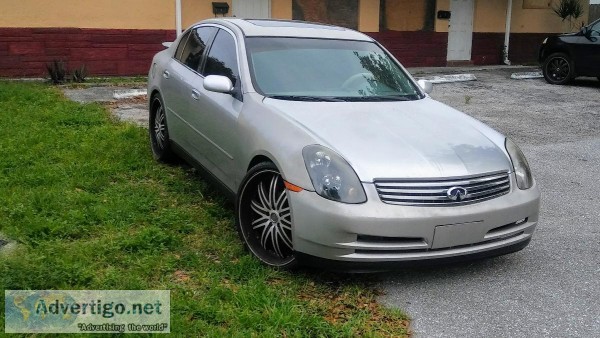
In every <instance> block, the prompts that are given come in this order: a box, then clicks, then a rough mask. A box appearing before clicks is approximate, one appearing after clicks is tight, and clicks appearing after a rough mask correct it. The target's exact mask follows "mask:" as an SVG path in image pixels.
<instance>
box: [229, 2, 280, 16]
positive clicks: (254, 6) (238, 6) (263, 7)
mask: <svg viewBox="0 0 600 338" xmlns="http://www.w3.org/2000/svg"><path fill="white" fill-rule="evenodd" d="M232 5H233V15H234V16H236V17H238V18H247V19H269V18H270V17H271V0H233V3H232Z"/></svg>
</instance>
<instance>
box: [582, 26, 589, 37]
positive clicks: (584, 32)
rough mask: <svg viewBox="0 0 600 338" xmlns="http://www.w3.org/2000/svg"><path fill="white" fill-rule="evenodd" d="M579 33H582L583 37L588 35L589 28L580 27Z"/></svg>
mask: <svg viewBox="0 0 600 338" xmlns="http://www.w3.org/2000/svg"><path fill="white" fill-rule="evenodd" d="M581 34H583V36H585V37H589V34H590V30H589V29H588V28H587V26H583V27H581Z"/></svg>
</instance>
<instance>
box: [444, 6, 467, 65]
mask: <svg viewBox="0 0 600 338" xmlns="http://www.w3.org/2000/svg"><path fill="white" fill-rule="evenodd" d="M450 13H451V14H450V25H449V29H448V57H447V60H448V61H469V60H471V45H472V42H473V0H450Z"/></svg>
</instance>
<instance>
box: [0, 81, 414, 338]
mask: <svg viewBox="0 0 600 338" xmlns="http://www.w3.org/2000/svg"><path fill="white" fill-rule="evenodd" d="M0 121H2V122H1V123H0V153H1V156H0V233H2V234H4V235H5V236H6V237H9V238H11V239H13V240H14V241H16V242H17V243H18V244H17V248H16V249H14V250H12V251H11V252H10V253H9V254H3V255H0V286H1V287H2V288H3V289H107V290H110V289H125V290H127V289H170V290H171V324H172V332H175V333H179V334H182V335H183V334H185V335H193V336H197V335H201V336H239V337H248V336H265V337H272V336H286V337H292V336H328V337H329V336H356V335H364V336H402V335H405V334H406V333H407V323H408V322H407V320H406V317H405V316H404V315H403V314H402V313H401V312H399V311H392V310H388V309H384V308H382V307H381V306H379V305H378V304H377V303H376V302H375V298H376V295H377V292H376V290H375V289H373V287H372V285H371V282H370V280H371V279H370V278H369V277H360V278H358V277H351V278H348V276H336V275H331V274H326V273H322V272H315V271H300V272H295V273H288V272H284V271H277V270H273V269H270V268H267V267H264V266H262V265H261V264H259V263H258V262H257V261H256V260H255V259H254V258H253V257H251V256H250V255H249V254H248V253H246V252H245V251H244V250H243V247H242V245H241V242H240V240H239V239H238V237H237V234H236V232H235V229H234V225H233V214H232V210H231V207H230V206H228V204H227V203H225V201H224V199H223V197H221V196H220V195H219V194H218V193H216V192H215V191H214V190H213V189H212V188H211V187H210V186H208V185H206V184H205V183H204V181H203V180H202V178H201V177H199V176H198V175H197V174H196V172H195V171H194V170H192V169H186V168H185V167H181V166H166V165H160V164H157V163H156V162H154V161H153V160H152V156H151V153H150V150H149V147H148V145H147V143H148V142H147V134H146V131H145V130H143V129H141V128H139V127H135V126H133V125H131V124H126V123H121V122H117V121H114V120H113V119H112V118H111V117H110V115H109V113H108V112H107V111H106V109H105V108H104V107H102V106H100V105H98V104H87V105H81V104H77V103H74V102H70V101H67V100H66V99H64V98H63V96H62V95H61V93H60V92H59V90H58V89H56V88H53V87H51V86H48V85H45V84H39V83H37V84H36V83H17V82H15V83H8V82H0ZM0 299H1V300H0V315H1V316H0V320H1V322H2V325H4V298H3V297H2V296H0ZM0 330H1V331H0V332H3V326H2V327H1V328H0Z"/></svg>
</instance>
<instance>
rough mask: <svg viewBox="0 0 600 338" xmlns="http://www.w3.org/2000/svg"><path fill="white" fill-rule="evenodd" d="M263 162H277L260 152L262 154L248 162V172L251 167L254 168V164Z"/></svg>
mask: <svg viewBox="0 0 600 338" xmlns="http://www.w3.org/2000/svg"><path fill="white" fill-rule="evenodd" d="M262 162H271V163H273V164H275V161H273V160H272V159H271V158H270V157H268V156H266V155H263V154H260V155H255V156H254V157H253V158H252V159H251V160H250V163H249V164H248V167H247V168H246V172H248V171H250V169H252V168H253V167H254V166H256V165H257V164H259V163H262ZM275 166H277V164H275ZM277 168H279V166H277Z"/></svg>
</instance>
